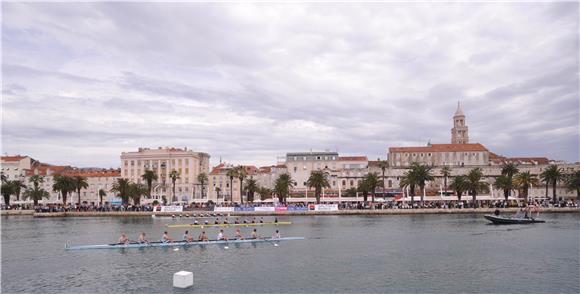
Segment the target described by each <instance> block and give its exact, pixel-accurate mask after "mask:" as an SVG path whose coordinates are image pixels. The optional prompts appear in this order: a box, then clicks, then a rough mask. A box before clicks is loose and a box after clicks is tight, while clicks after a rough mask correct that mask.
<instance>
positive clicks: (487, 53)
mask: <svg viewBox="0 0 580 294" xmlns="http://www.w3.org/2000/svg"><path fill="white" fill-rule="evenodd" d="M578 8H579V7H578V3H454V4H449V3H431V4H426V3H411V4H404V3H362V4H356V3H253V4H235V3H213V4H212V3H172V4H168V3H27V4H19V3H6V2H3V3H2V154H10V155H13V154H25V155H29V156H32V157H33V158H35V159H38V160H40V161H43V162H48V163H52V164H67V165H73V166H79V167H89V166H91V167H106V168H108V167H119V166H120V158H119V157H120V154H121V152H123V151H136V150H137V148H139V147H151V148H156V147H159V146H172V147H188V149H193V150H196V151H203V152H208V153H210V155H211V156H212V164H216V163H217V162H219V160H220V158H221V159H222V160H224V161H227V162H231V163H234V164H253V165H269V164H275V163H276V161H277V158H278V157H279V156H283V155H285V153H286V152H301V151H310V150H314V151H324V150H329V151H338V152H339V153H340V154H344V155H367V156H368V157H369V159H371V160H376V159H377V158H379V157H380V158H385V157H386V155H387V150H388V147H397V146H423V145H425V144H427V142H429V141H430V142H431V143H450V137H451V131H450V129H451V127H452V116H453V113H454V112H455V110H456V107H457V102H458V101H459V100H460V101H461V103H462V107H463V111H464V113H465V114H466V123H467V125H468V126H469V137H470V142H471V143H476V142H479V143H482V144H484V145H485V146H486V147H487V148H488V149H490V151H492V152H494V153H497V154H501V155H505V156H546V157H549V158H550V159H558V160H567V161H571V162H575V161H580V159H579V149H580V147H579V138H580V131H579V125H580V121H579V119H580V115H579V112H580V111H579V109H580V107H579V52H580V51H579V33H578V30H579V13H578V10H579V9H578Z"/></svg>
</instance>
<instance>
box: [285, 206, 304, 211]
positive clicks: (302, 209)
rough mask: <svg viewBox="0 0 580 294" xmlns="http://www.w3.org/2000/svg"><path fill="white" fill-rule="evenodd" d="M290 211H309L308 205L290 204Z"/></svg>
mask: <svg viewBox="0 0 580 294" xmlns="http://www.w3.org/2000/svg"><path fill="white" fill-rule="evenodd" d="M288 211H308V207H307V206H288Z"/></svg>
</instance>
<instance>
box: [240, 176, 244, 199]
mask: <svg viewBox="0 0 580 294" xmlns="http://www.w3.org/2000/svg"><path fill="white" fill-rule="evenodd" d="M242 183H243V182H242V180H240V204H244V191H243V190H244V189H243V187H244V185H243V184H242Z"/></svg>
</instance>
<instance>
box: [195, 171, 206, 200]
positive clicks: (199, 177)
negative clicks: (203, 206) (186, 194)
mask: <svg viewBox="0 0 580 294" xmlns="http://www.w3.org/2000/svg"><path fill="white" fill-rule="evenodd" d="M197 181H198V182H199V184H200V185H201V199H204V198H205V197H204V191H205V184H206V183H207V181H208V178H207V174H206V173H201V174H199V175H197Z"/></svg>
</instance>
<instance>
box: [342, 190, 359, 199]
mask: <svg viewBox="0 0 580 294" xmlns="http://www.w3.org/2000/svg"><path fill="white" fill-rule="evenodd" d="M356 192H357V190H356V188H348V189H346V191H344V194H345V195H346V197H356Z"/></svg>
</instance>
